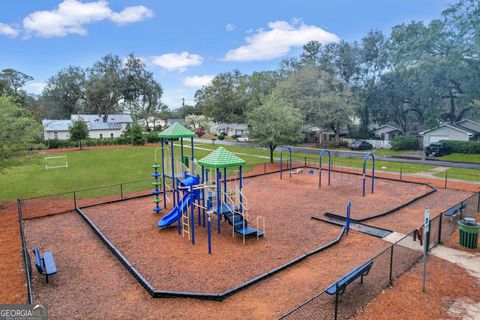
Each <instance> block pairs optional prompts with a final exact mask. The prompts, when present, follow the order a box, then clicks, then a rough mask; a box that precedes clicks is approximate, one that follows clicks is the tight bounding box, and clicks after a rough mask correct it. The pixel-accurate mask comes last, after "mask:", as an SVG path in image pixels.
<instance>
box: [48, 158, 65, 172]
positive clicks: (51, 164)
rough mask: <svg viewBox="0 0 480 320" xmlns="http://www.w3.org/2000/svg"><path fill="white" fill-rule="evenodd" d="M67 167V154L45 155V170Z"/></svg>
mask: <svg viewBox="0 0 480 320" xmlns="http://www.w3.org/2000/svg"><path fill="white" fill-rule="evenodd" d="M56 168H68V159H67V156H57V157H45V170H48V169H56Z"/></svg>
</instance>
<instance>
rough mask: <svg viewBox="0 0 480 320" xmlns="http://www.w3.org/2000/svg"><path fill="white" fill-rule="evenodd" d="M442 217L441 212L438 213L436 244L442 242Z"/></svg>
mask: <svg viewBox="0 0 480 320" xmlns="http://www.w3.org/2000/svg"><path fill="white" fill-rule="evenodd" d="M442 219H443V213H440V223H439V225H438V242H437V243H438V244H441V243H442Z"/></svg>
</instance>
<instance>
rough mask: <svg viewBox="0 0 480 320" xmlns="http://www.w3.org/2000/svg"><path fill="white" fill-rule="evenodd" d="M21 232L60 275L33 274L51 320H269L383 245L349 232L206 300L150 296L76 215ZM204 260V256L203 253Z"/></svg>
mask: <svg viewBox="0 0 480 320" xmlns="http://www.w3.org/2000/svg"><path fill="white" fill-rule="evenodd" d="M26 234H27V242H28V245H29V247H31V246H32V245H33V244H35V245H38V246H39V247H40V248H41V250H47V249H48V250H53V251H54V254H55V260H56V264H57V267H58V269H59V273H58V274H57V275H55V276H54V277H52V278H51V282H50V283H49V284H48V285H47V284H45V280H44V277H43V276H40V275H39V274H38V273H37V272H34V276H33V292H34V300H35V301H37V302H40V303H45V304H47V305H48V307H49V316H50V317H51V318H52V319H63V318H65V317H66V316H67V315H68V316H69V317H72V315H73V317H77V318H82V319H83V318H87V319H100V318H101V319H111V318H136V319H138V318H141V319H144V318H145V319H158V318H162V319H171V318H178V319H227V318H229V319H245V318H246V317H247V318H251V319H275V318H277V317H278V316H279V315H280V314H283V313H285V312H287V311H289V310H290V309H292V308H293V307H295V306H296V305H298V304H299V303H301V302H303V301H304V300H306V299H308V298H309V297H311V296H312V295H313V294H315V293H316V292H318V291H319V290H321V289H323V288H325V287H326V286H327V285H329V284H330V283H332V282H333V281H334V280H335V279H337V278H338V277H339V276H340V275H342V274H344V273H346V272H348V271H349V270H351V269H352V268H353V267H354V266H356V265H358V264H360V263H362V262H364V261H365V260H366V259H368V258H369V257H372V256H373V255H375V254H376V253H378V252H379V251H381V250H382V249H384V248H385V247H386V246H387V245H388V244H386V243H385V242H384V241H382V240H380V239H377V238H372V237H369V236H366V235H364V234H361V233H357V232H355V231H352V232H351V233H350V234H349V236H347V237H345V238H344V239H342V241H341V242H340V243H339V244H338V245H337V246H335V247H333V248H331V249H328V250H326V251H324V252H322V253H321V254H318V255H314V256H312V257H310V258H307V259H306V260H305V261H302V263H300V264H298V265H296V266H294V267H292V268H289V269H287V270H284V271H282V272H280V273H278V274H277V275H274V276H272V277H270V278H268V279H266V280H264V281H262V282H260V283H259V284H256V285H254V286H252V287H249V288H248V289H245V290H243V291H241V292H239V293H237V294H235V295H233V296H231V297H229V298H227V299H226V300H224V301H222V302H212V301H199V300H194V299H154V298H151V297H150V296H149V295H148V293H147V292H146V291H145V289H144V288H143V287H141V286H140V285H139V284H138V283H137V281H136V280H135V279H134V278H133V276H132V275H131V274H130V273H129V272H128V271H127V270H126V269H125V268H124V267H123V265H122V264H121V263H120V262H119V261H118V259H117V258H116V257H114V256H113V255H112V254H111V253H110V252H109V250H108V249H107V248H106V247H105V245H104V244H103V243H102V242H101V241H100V239H99V238H98V237H97V236H96V235H95V234H94V233H93V231H92V230H91V229H90V228H89V227H88V226H87V225H86V224H85V223H84V222H83V220H82V219H81V217H80V216H79V215H78V214H76V213H66V214H61V215H56V216H50V217H46V218H42V219H33V220H28V221H26ZM238 246H241V244H238ZM187 247H188V248H187V249H189V250H194V248H193V247H192V246H190V245H189V244H188V245H187ZM202 249H203V248H202ZM187 253H188V252H187ZM202 257H203V258H204V259H208V257H207V255H206V254H204V255H202ZM192 263H193V264H196V263H197V262H192ZM158 268H159V269H161V268H163V266H159V267H158ZM236 270H238V269H237V268H232V269H231V270H210V272H211V274H210V277H209V278H210V281H212V282H215V281H218V280H217V276H218V273H219V272H231V273H230V274H231V275H232V276H235V271H236Z"/></svg>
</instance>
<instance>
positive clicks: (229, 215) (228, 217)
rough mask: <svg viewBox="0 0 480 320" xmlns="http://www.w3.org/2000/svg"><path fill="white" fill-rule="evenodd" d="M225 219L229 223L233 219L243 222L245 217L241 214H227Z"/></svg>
mask: <svg viewBox="0 0 480 320" xmlns="http://www.w3.org/2000/svg"><path fill="white" fill-rule="evenodd" d="M225 218H226V219H227V220H228V221H232V219H234V220H235V221H238V220H240V221H242V220H243V216H242V215H241V214H239V213H235V214H233V213H227V214H225Z"/></svg>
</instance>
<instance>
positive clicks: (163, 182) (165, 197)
mask: <svg viewBox="0 0 480 320" xmlns="http://www.w3.org/2000/svg"><path fill="white" fill-rule="evenodd" d="M160 146H161V147H162V148H161V149H162V188H163V208H166V207H167V192H166V185H165V151H164V149H163V147H164V142H163V138H161V139H160Z"/></svg>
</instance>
